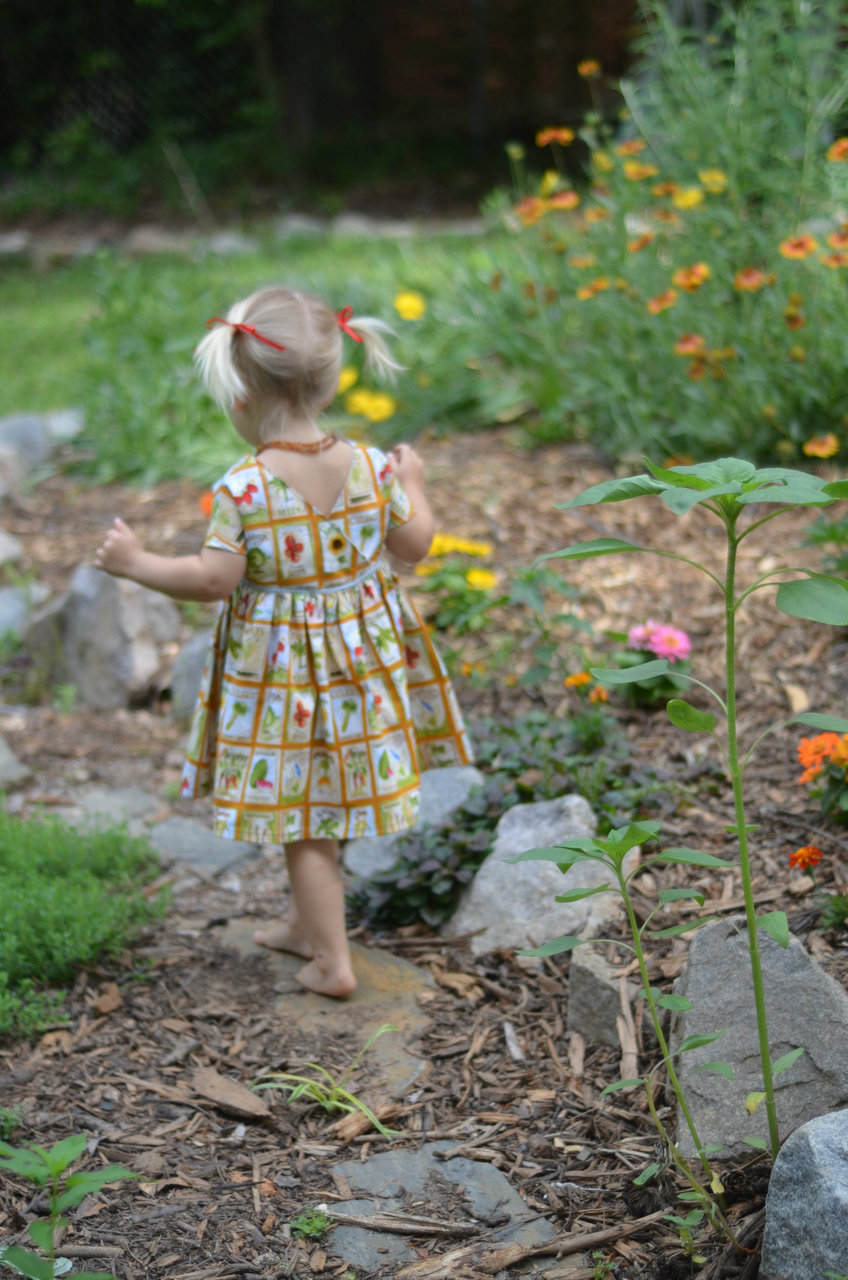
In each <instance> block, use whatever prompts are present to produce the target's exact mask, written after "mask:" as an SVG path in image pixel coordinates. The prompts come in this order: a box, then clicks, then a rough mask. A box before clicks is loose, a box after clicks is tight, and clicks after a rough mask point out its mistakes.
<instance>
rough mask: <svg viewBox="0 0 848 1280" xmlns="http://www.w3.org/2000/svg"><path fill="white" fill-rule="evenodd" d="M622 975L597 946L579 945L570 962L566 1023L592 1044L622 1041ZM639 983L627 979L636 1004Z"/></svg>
mask: <svg viewBox="0 0 848 1280" xmlns="http://www.w3.org/2000/svg"><path fill="white" fill-rule="evenodd" d="M620 984H621V979H620V978H618V977H617V976H616V970H615V969H614V967H613V966H612V965H611V964H610V963H609V962H608V961H607V960H606V959H605V958H604V957H603V956H602V955H601V953H600V952H599V951H597V950H596V949H595V948H594V947H575V949H574V951H572V953H571V962H570V964H569V966H568V1011H567V1015H566V1026H567V1028H568V1030H569V1031H577V1032H579V1034H580V1035H581V1036H582V1037H583V1039H584V1040H586V1041H588V1043H589V1044H611V1045H615V1046H618V1045H619V1044H620V1043H621V1041H620V1039H619V1035H618V1028H617V1026H616V1018H618V1017H620V1015H621V985H620ZM635 991H636V984H635V983H633V982H628V983H627V996H628V1000H629V1001H630V1003H631V1005H632V997H633V995H634V993H635Z"/></svg>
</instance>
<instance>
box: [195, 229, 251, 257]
mask: <svg viewBox="0 0 848 1280" xmlns="http://www.w3.org/2000/svg"><path fill="white" fill-rule="evenodd" d="M204 246H205V248H206V250H207V252H209V253H214V254H217V255H218V256H219V257H222V258H226V257H236V256H238V255H240V254H245V253H256V252H257V250H258V248H259V245H258V244H257V242H256V240H254V239H253V238H252V236H246V235H245V234H244V232H243V231H236V230H230V231H215V232H213V234H212V235H210V236H207V237H206V240H205V241H204Z"/></svg>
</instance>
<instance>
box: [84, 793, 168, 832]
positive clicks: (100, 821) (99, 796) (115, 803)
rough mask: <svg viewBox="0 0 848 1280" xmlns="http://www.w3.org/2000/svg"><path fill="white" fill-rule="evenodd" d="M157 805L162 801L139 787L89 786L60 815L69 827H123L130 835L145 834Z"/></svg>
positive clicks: (159, 806) (159, 805) (160, 805)
mask: <svg viewBox="0 0 848 1280" xmlns="http://www.w3.org/2000/svg"><path fill="white" fill-rule="evenodd" d="M161 807H162V801H161V800H159V799H157V797H156V796H154V795H151V794H150V792H149V791H143V790H142V789H141V787H132V786H131V787H119V788H118V789H117V790H114V791H110V790H109V789H108V788H106V787H90V788H89V789H88V790H87V791H84V792H82V794H81V795H80V796H79V797H78V803H77V804H76V805H75V806H74V807H73V809H66V810H65V811H64V812H63V813H62V819H63V821H65V822H67V823H68V824H69V825H70V826H73V827H87V826H94V827H126V828H127V830H128V831H129V833H130V835H131V836H148V835H149V829H148V819H149V818H151V817H152V816H153V814H155V813H156V811H157V810H158V809H161Z"/></svg>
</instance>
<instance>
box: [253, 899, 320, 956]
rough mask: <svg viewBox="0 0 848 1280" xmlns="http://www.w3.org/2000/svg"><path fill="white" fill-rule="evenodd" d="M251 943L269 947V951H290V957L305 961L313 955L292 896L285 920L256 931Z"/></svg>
mask: <svg viewBox="0 0 848 1280" xmlns="http://www.w3.org/2000/svg"><path fill="white" fill-rule="evenodd" d="M253 941H254V942H258V943H259V946H260V947H269V948H270V950H271V951H290V952H291V953H292V955H295V956H303V957H304V959H306V960H311V959H312V957H313V955H314V954H315V952H314V950H313V948H312V943H311V942H310V940H309V938H308V937H307V936H306V932H305V930H304V928H303V925H302V924H301V922H300V917H299V916H298V914H297V904H296V903H295V901H294V896H293V895H292V898H291V901H290V902H289V909H288V912H287V914H286V918H285V920H281V921H280V922H279V924H272V925H270V926H269V927H268V928H267V929H256V930H255V931H254V934H253Z"/></svg>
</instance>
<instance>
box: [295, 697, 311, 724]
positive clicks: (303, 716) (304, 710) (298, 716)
mask: <svg viewBox="0 0 848 1280" xmlns="http://www.w3.org/2000/svg"><path fill="white" fill-rule="evenodd" d="M311 715H312V712H311V711H310V710H309V708H308V707H305V706H304V705H303V703H302V702H300V701H298V704H297V706H296V707H295V711H294V718H295V722H296V724H297V726H298V728H299V729H302V728H303V726H304V725H305V724H306V722H307V720H308V719H309V717H310V716H311Z"/></svg>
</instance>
